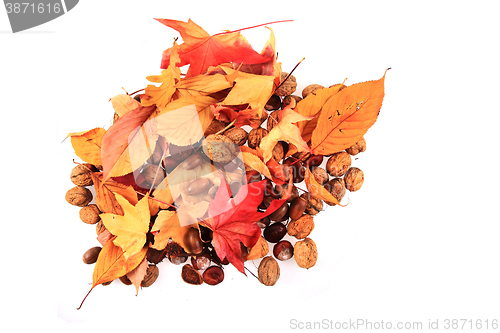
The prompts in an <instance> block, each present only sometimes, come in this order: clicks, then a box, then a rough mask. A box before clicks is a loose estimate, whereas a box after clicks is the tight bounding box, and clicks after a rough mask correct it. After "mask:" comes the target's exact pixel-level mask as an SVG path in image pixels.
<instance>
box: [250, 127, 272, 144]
mask: <svg viewBox="0 0 500 333" xmlns="http://www.w3.org/2000/svg"><path fill="white" fill-rule="evenodd" d="M268 133H269V132H268V131H267V130H266V129H265V128H262V127H259V128H254V129H252V130H251V131H250V133H248V147H250V148H252V149H255V148H257V147H258V146H259V145H260V141H261V140H262V138H263V137H265V136H266V135H267V134H268Z"/></svg>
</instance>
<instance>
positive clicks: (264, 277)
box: [258, 256, 280, 286]
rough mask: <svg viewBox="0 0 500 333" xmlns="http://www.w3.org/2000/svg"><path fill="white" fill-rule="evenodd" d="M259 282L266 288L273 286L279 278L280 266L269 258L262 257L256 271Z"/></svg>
mask: <svg viewBox="0 0 500 333" xmlns="http://www.w3.org/2000/svg"><path fill="white" fill-rule="evenodd" d="M258 276H259V281H260V282H261V283H262V284H264V285H266V286H274V285H275V284H276V282H277V281H278V279H279V278H280V266H279V264H278V262H277V261H276V259H274V258H273V257H271V256H267V257H264V258H263V259H262V260H261V262H260V264H259V269H258Z"/></svg>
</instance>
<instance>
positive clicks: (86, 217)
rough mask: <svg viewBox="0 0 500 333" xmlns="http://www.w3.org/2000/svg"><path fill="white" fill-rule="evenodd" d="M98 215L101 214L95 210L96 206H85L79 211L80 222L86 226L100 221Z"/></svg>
mask: <svg viewBox="0 0 500 333" xmlns="http://www.w3.org/2000/svg"><path fill="white" fill-rule="evenodd" d="M99 214H101V211H100V210H99V208H97V205H95V204H91V205H87V206H85V207H82V208H81V209H80V220H82V222H84V223H87V224H96V223H97V222H99V221H100V220H101V217H100V216H99Z"/></svg>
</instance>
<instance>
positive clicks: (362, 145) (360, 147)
mask: <svg viewBox="0 0 500 333" xmlns="http://www.w3.org/2000/svg"><path fill="white" fill-rule="evenodd" d="M365 150H366V141H365V138H364V137H362V138H361V139H359V141H358V142H356V143H355V144H353V145H352V146H350V147H349V148H347V149H346V150H345V151H346V152H347V153H348V154H349V155H353V156H354V155H358V154H359V153H362V152H364V151H365Z"/></svg>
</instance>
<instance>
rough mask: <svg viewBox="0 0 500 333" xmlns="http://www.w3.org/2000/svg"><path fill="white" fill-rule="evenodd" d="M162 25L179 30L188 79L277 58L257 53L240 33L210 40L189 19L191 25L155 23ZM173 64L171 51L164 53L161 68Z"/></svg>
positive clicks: (206, 34)
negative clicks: (216, 69)
mask: <svg viewBox="0 0 500 333" xmlns="http://www.w3.org/2000/svg"><path fill="white" fill-rule="evenodd" d="M156 20H157V21H159V22H160V23H163V24H164V25H166V26H168V27H170V28H172V29H175V30H177V31H178V32H179V33H180V34H181V37H182V40H183V41H184V43H182V44H181V45H179V49H178V52H179V57H180V59H181V62H180V63H179V64H178V66H179V67H182V66H185V65H188V64H189V65H190V66H189V69H188V72H187V73H186V77H189V76H194V75H198V74H203V73H205V72H206V71H207V69H208V67H210V66H217V65H220V64H222V63H227V62H235V63H243V64H260V63H265V62H269V61H271V60H273V58H274V54H273V55H271V54H270V52H266V53H265V54H259V53H257V52H256V51H255V50H254V49H253V48H252V46H251V45H250V43H249V42H248V40H247V39H246V38H245V37H243V36H242V35H241V34H240V33H239V31H235V32H224V33H219V34H215V35H213V36H210V35H209V34H208V33H207V32H206V31H205V30H203V29H202V28H201V27H200V26H198V25H197V24H196V23H194V22H193V21H191V19H189V21H188V22H183V21H176V20H168V19H156ZM169 64H170V48H169V49H167V50H165V51H163V56H162V59H161V66H160V67H161V68H162V69H166V68H167V67H168V66H169Z"/></svg>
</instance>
